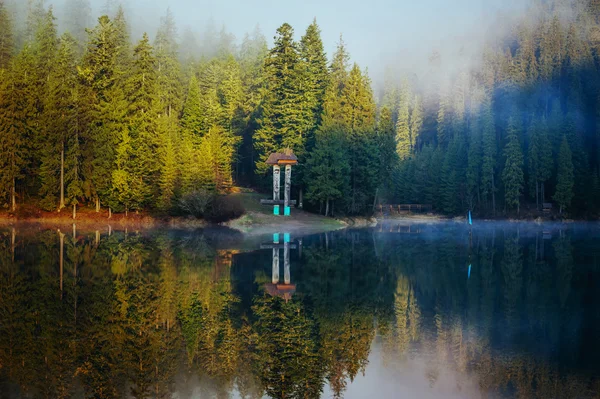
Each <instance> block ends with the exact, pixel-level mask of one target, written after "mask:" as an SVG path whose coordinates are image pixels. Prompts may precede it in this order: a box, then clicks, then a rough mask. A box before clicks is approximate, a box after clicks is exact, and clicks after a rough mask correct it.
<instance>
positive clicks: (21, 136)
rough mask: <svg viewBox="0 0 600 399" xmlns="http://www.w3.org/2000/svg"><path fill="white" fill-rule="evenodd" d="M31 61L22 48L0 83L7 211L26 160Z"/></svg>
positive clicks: (2, 187)
mask: <svg viewBox="0 0 600 399" xmlns="http://www.w3.org/2000/svg"><path fill="white" fill-rule="evenodd" d="M34 68H35V66H34V58H33V54H32V51H31V49H30V48H29V47H28V46H26V47H25V48H24V49H23V50H21V52H20V53H19V55H18V56H17V57H15V58H14V59H13V61H12V63H11V68H10V72H9V74H8V76H7V79H6V81H5V82H2V83H0V88H2V96H0V154H1V156H0V195H1V197H0V198H3V199H5V200H7V202H6V203H7V204H8V205H9V209H10V210H11V211H13V212H14V211H15V210H16V207H17V198H16V194H17V184H19V183H20V180H21V179H22V178H23V171H24V169H25V167H26V162H27V159H28V158H29V151H30V150H29V148H28V147H29V146H28V144H27V139H28V137H30V136H31V132H32V130H33V128H34V126H33V121H34V118H35V115H36V109H35V104H34V96H33V93H34V86H35V83H36V82H35V81H34V80H32V79H31V78H32V77H33V76H35V75H34V74H33V70H34Z"/></svg>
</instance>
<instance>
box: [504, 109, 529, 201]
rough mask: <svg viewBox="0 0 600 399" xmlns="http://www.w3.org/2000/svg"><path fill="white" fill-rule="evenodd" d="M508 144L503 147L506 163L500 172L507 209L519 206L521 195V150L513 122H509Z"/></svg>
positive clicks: (522, 180)
mask: <svg viewBox="0 0 600 399" xmlns="http://www.w3.org/2000/svg"><path fill="white" fill-rule="evenodd" d="M507 136H508V137H507V140H508V143H507V144H506V147H504V157H505V158H506V162H505V164H504V170H503V171H502V181H503V182H504V201H505V203H506V206H507V208H517V210H519V208H520V205H521V199H520V198H521V195H522V194H523V185H524V177H523V163H524V159H523V150H522V149H521V144H520V143H519V137H518V136H517V128H516V127H515V125H514V121H512V120H509V122H508V132H507Z"/></svg>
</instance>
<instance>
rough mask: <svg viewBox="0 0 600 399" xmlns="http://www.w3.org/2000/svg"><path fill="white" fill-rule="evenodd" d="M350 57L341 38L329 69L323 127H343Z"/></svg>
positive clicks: (324, 101)
mask: <svg viewBox="0 0 600 399" xmlns="http://www.w3.org/2000/svg"><path fill="white" fill-rule="evenodd" d="M349 59H350V56H349V54H348V52H347V51H346V46H345V44H344V41H343V40H342V38H341V37H340V41H339V43H338V46H337V50H336V52H335V53H334V54H333V59H332V60H331V65H330V67H329V84H328V86H327V89H326V90H325V97H324V100H323V116H322V126H325V127H330V126H335V125H338V126H343V125H344V114H343V98H344V97H343V95H342V91H343V90H344V88H345V86H346V84H347V83H348V62H349Z"/></svg>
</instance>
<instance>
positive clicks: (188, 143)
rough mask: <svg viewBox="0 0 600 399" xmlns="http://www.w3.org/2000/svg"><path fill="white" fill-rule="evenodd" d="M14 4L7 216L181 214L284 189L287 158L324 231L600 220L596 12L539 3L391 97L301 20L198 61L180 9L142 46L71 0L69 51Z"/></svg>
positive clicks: (396, 83)
mask: <svg viewBox="0 0 600 399" xmlns="http://www.w3.org/2000/svg"><path fill="white" fill-rule="evenodd" d="M11 4H12V3H7V4H4V2H3V1H0V75H1V76H0V77H1V80H0V81H1V84H0V103H1V104H0V152H1V154H2V157H1V158H0V166H1V168H0V203H2V204H3V205H4V206H5V207H7V208H8V209H10V210H12V211H15V210H16V208H17V204H18V203H24V202H33V203H35V204H38V205H39V206H40V207H42V208H44V209H46V210H60V209H62V208H64V207H66V206H77V205H79V204H81V205H90V206H94V207H95V208H96V210H97V211H99V210H100V209H101V208H103V207H104V208H106V207H108V208H110V209H111V210H114V211H120V212H121V211H124V212H128V211H131V210H136V211H137V210H158V211H161V212H169V213H172V212H177V210H178V209H180V208H181V207H180V206H179V205H180V203H181V200H182V199H185V198H186V196H190V195H194V194H195V193H198V192H200V193H218V194H222V193H226V192H227V191H228V190H229V188H231V187H232V186H233V185H234V184H237V185H244V186H252V187H256V188H267V187H269V172H270V171H269V168H268V166H267V165H266V164H265V160H266V158H267V157H268V155H269V154H270V153H271V152H275V151H281V150H283V149H287V148H289V149H292V150H294V152H295V153H296V154H297V155H298V157H299V160H300V165H299V166H298V167H297V168H296V169H295V172H294V176H293V192H294V195H295V196H298V197H299V199H300V201H299V202H302V199H303V198H306V200H307V207H308V208H310V209H312V210H315V211H317V210H318V211H320V212H322V213H324V214H326V215H332V214H335V213H344V214H365V213H370V212H372V211H373V210H374V208H375V206H376V205H377V204H382V203H384V204H385V203H422V204H431V205H432V206H433V208H434V209H435V210H436V211H437V212H441V213H445V214H450V215H453V214H461V213H464V212H466V211H467V210H472V211H474V212H476V213H479V214H485V215H496V214H508V213H512V212H517V213H519V212H520V210H521V209H522V208H527V209H528V210H534V209H537V210H540V209H541V208H542V204H544V203H546V202H552V203H554V204H556V208H557V209H558V210H559V211H560V212H563V211H564V210H567V211H569V212H571V213H574V214H580V215H586V214H587V215H589V214H592V213H594V212H596V211H597V210H598V209H599V208H600V204H599V201H600V177H599V172H598V167H599V165H600V133H599V132H600V128H598V126H599V125H598V123H597V115H598V111H597V110H598V109H599V103H598V101H599V100H598V99H599V94H598V93H600V90H599V88H600V79H599V74H598V71H599V69H598V68H599V65H600V61H599V60H600V58H599V57H600V54H599V53H598V48H599V47H598V46H599V43H600V41H599V40H598V39H597V37H598V35H597V33H598V31H599V29H600V25H599V23H600V21H599V19H600V6H599V5H598V4H596V2H594V1H591V0H569V1H554V2H534V5H532V7H531V8H530V9H529V10H528V13H527V15H524V16H523V17H522V18H521V19H520V20H519V21H518V22H517V23H516V24H515V26H514V27H513V29H512V31H511V33H510V34H508V35H507V36H506V37H502V38H500V39H498V38H496V39H495V40H493V41H492V40H489V41H488V42H487V45H486V47H485V49H484V51H483V54H480V56H479V57H478V58H477V61H478V62H476V63H475V64H474V63H473V62H472V61H473V60H472V59H470V58H468V57H467V56H466V55H464V54H462V53H461V54H458V55H456V57H455V58H457V59H458V60H459V62H458V64H460V65H461V66H460V67H459V68H458V72H456V73H452V74H445V73H444V71H445V70H446V69H445V67H446V64H447V63H448V60H444V59H443V58H442V57H441V56H440V54H439V53H435V52H434V53H432V55H431V57H430V59H429V64H428V65H429V66H428V68H429V70H428V71H425V72H424V73H422V74H421V75H419V76H416V75H406V76H404V75H401V74H397V73H396V74H393V73H390V74H389V76H388V77H387V78H386V82H385V85H384V89H383V91H382V93H378V94H377V95H375V94H374V93H373V89H372V84H371V80H370V78H369V76H368V74H367V73H366V71H365V70H363V69H361V68H360V67H359V66H358V65H357V64H351V62H350V55H349V54H348V51H347V50H346V47H345V44H344V42H343V40H342V39H341V38H340V41H339V43H338V46H337V49H336V51H335V53H334V54H333V55H332V56H331V58H330V59H328V57H327V55H326V54H325V51H324V48H323V43H322V41H321V37H320V28H319V26H318V25H317V23H316V21H314V22H313V23H312V24H311V25H310V26H309V27H308V28H307V29H306V31H305V33H304V34H303V35H302V36H301V38H300V40H296V39H295V34H294V30H293V28H292V27H291V26H290V25H289V24H283V25H282V26H281V27H280V28H279V29H278V30H277V32H276V34H275V37H274V41H273V45H272V46H271V48H268V45H267V41H266V40H265V38H264V36H263V35H262V34H261V33H260V31H258V30H255V31H254V32H253V33H251V34H248V35H246V36H245V38H244V39H243V40H242V41H241V44H240V45H239V46H237V45H235V44H234V41H233V39H232V37H231V35H229V34H228V33H227V32H226V31H224V30H223V31H222V32H221V33H220V37H219V39H218V40H216V42H217V43H218V46H217V48H216V49H214V50H213V51H210V52H208V51H207V52H206V53H204V54H203V55H201V56H200V57H196V56H195V55H194V54H192V53H190V51H189V49H181V47H180V44H179V43H180V41H179V40H178V33H177V32H178V29H177V26H176V23H175V21H174V18H173V15H172V14H171V13H170V12H167V14H166V15H165V17H164V18H162V20H161V24H160V27H159V29H158V31H157V32H156V34H155V37H154V38H153V39H151V38H150V36H148V35H147V34H144V35H143V37H142V38H141V40H139V41H138V42H137V43H135V44H132V41H131V38H130V33H129V32H130V28H129V25H128V20H127V18H126V15H125V12H124V11H123V8H122V7H121V8H118V7H115V6H114V4H112V3H111V4H108V3H107V7H106V11H107V15H105V16H102V17H100V18H99V19H98V21H97V24H96V25H95V26H93V27H88V28H87V29H86V26H84V25H82V24H83V22H81V21H90V20H91V18H90V7H89V2H87V1H85V0H70V1H69V3H68V7H67V8H68V10H70V11H69V12H70V13H71V14H73V15H77V16H78V17H77V18H75V19H74V20H77V21H80V22H79V23H78V24H74V23H73V22H71V23H70V24H69V26H68V30H69V32H70V33H68V32H67V33H64V34H62V35H60V36H59V34H58V31H57V24H56V18H55V17H54V12H53V9H52V7H48V8H46V7H45V5H44V1H43V0H29V1H28V7H27V15H26V17H25V18H20V20H23V21H24V22H23V23H21V24H16V23H15V18H14V17H13V13H12V12H11V10H12V8H11V7H12V6H11ZM565 8H567V9H569V10H570V13H568V16H565V15H566V13H565V12H564V10H565ZM183 42H184V43H186V45H188V44H189V45H191V44H190V43H191V42H190V41H189V40H188V39H187V35H186V36H185V37H184V39H183ZM454 61H455V60H454ZM473 65H475V66H473Z"/></svg>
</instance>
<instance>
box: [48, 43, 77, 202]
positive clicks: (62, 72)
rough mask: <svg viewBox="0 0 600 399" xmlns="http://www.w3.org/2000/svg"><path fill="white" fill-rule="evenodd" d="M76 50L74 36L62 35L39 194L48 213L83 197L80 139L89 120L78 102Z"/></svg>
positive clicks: (51, 86)
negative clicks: (86, 121)
mask: <svg viewBox="0 0 600 399" xmlns="http://www.w3.org/2000/svg"><path fill="white" fill-rule="evenodd" d="M75 49H76V43H75V41H74V39H73V38H72V36H70V35H69V34H65V35H63V36H62V37H61V40H60V46H59V49H58V55H57V58H56V63H55V66H54V70H53V71H52V73H51V75H50V78H49V83H48V86H49V89H48V94H47V96H46V99H45V104H44V115H43V117H42V120H43V126H44V142H43V145H42V148H41V152H40V157H41V162H42V164H41V167H40V179H41V184H42V185H41V189H40V192H39V195H40V196H41V197H42V202H41V203H42V206H43V207H45V208H46V209H48V210H51V209H59V210H60V209H62V208H64V207H65V206H66V204H71V205H73V204H77V203H78V198H81V197H82V195H83V191H82V178H81V173H82V168H81V151H82V149H81V147H80V140H81V138H82V134H83V132H84V130H85V120H86V118H85V116H84V115H83V111H82V106H81V104H80V99H79V86H78V76H77V69H76V65H75ZM65 194H67V195H66V197H65ZM57 198H58V199H59V200H58V201H57Z"/></svg>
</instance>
